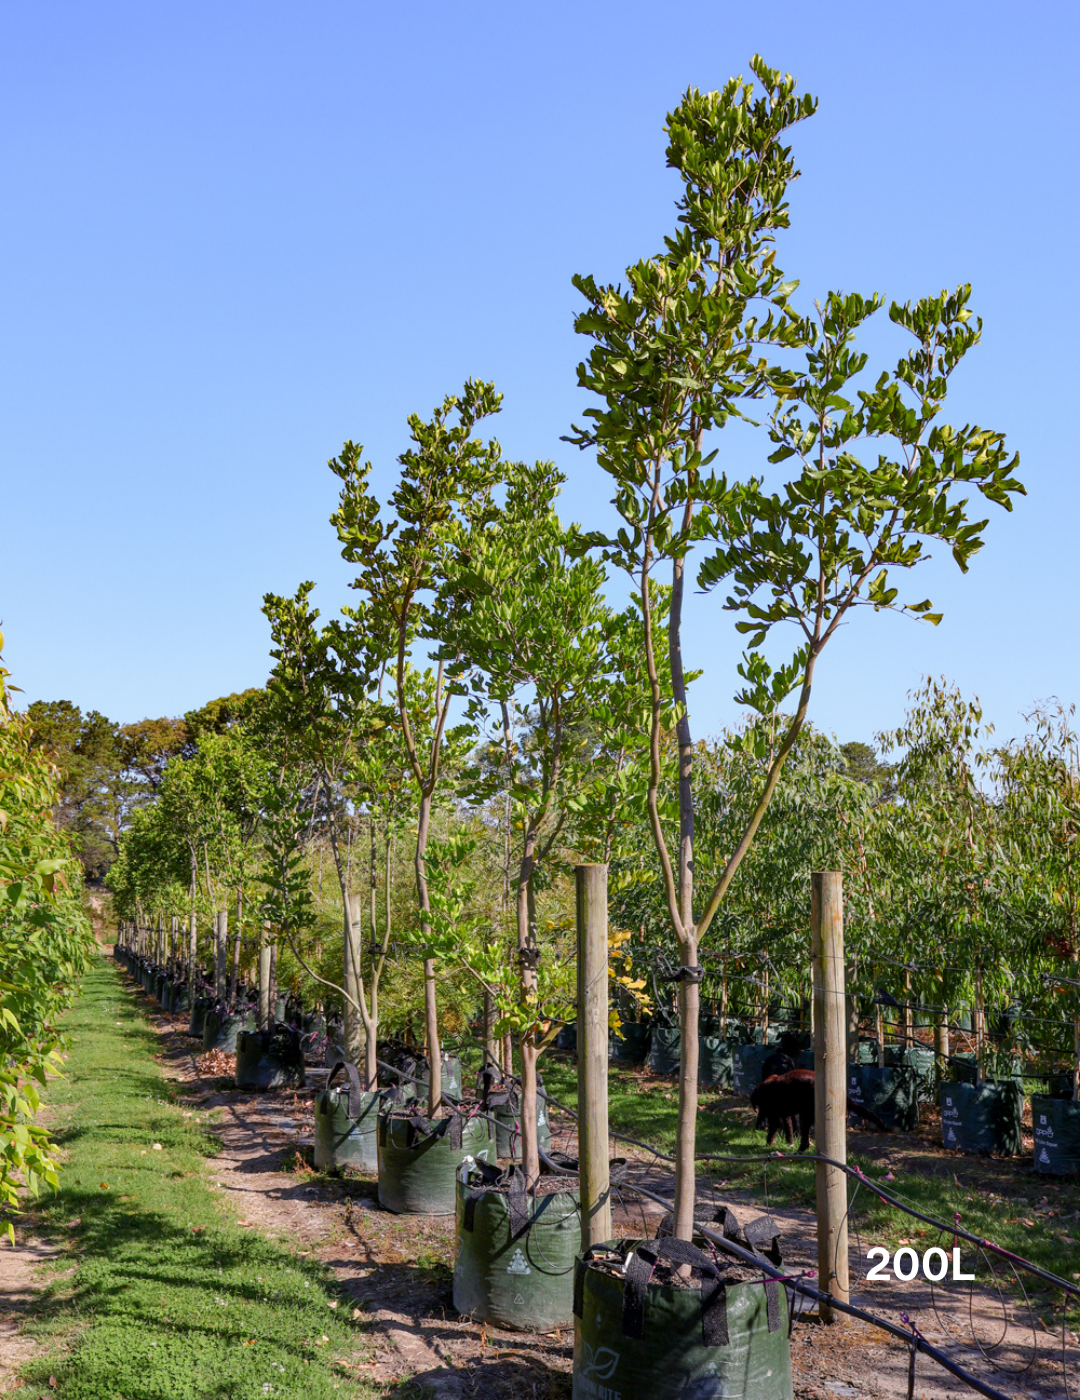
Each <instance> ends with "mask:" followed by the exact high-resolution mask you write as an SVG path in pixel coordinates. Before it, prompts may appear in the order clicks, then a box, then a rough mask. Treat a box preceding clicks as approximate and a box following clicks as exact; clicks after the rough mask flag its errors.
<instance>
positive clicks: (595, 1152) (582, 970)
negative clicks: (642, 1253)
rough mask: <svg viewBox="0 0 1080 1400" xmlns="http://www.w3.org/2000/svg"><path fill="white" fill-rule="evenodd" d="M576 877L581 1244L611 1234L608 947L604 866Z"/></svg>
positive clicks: (581, 868) (583, 870)
mask: <svg viewBox="0 0 1080 1400" xmlns="http://www.w3.org/2000/svg"><path fill="white" fill-rule="evenodd" d="M574 876H575V879H576V881H577V976H578V983H577V1073H578V1166H579V1172H580V1179H581V1247H582V1249H588V1248H589V1246H590V1245H593V1244H601V1243H603V1241H604V1240H610V1239H611V1183H610V1181H609V1179H608V947H607V877H608V870H607V866H606V865H579V866H577V867H576V868H575V870H574Z"/></svg>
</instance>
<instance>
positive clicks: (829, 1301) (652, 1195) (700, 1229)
mask: <svg viewBox="0 0 1080 1400" xmlns="http://www.w3.org/2000/svg"><path fill="white" fill-rule="evenodd" d="M540 1156H541V1160H542V1161H543V1163H544V1165H545V1166H546V1167H548V1169H549V1170H553V1171H556V1172H558V1171H565V1168H561V1167H560V1166H559V1165H558V1163H557V1162H552V1161H551V1159H550V1158H549V1157H548V1156H547V1155H546V1154H545V1153H541V1154H540ZM619 1189H620V1191H634V1192H636V1193H637V1194H638V1195H639V1196H644V1197H645V1198H646V1199H647V1200H650V1201H654V1202H655V1203H656V1204H657V1205H661V1206H664V1207H665V1209H666V1210H669V1211H670V1210H673V1209H674V1206H673V1203H672V1202H671V1201H669V1200H667V1199H666V1198H665V1197H663V1196H661V1195H659V1194H658V1193H657V1192H655V1191H651V1190H650V1189H649V1188H648V1187H647V1186H638V1185H636V1184H634V1183H632V1182H628V1181H624V1182H622V1183H620V1186H619ZM694 1230H695V1232H696V1233H697V1234H700V1235H702V1236H703V1237H704V1238H705V1239H707V1240H708V1241H709V1243H710V1244H712V1245H714V1246H715V1247H716V1248H717V1249H722V1250H724V1251H725V1252H726V1253H728V1254H733V1255H735V1256H736V1258H738V1259H741V1260H742V1262H743V1263H744V1264H749V1265H751V1266H752V1267H753V1268H754V1269H759V1270H760V1271H761V1272H762V1273H764V1274H767V1275H768V1277H769V1278H773V1279H776V1280H777V1281H778V1282H779V1283H782V1284H783V1285H784V1287H785V1288H789V1289H791V1290H793V1291H794V1292H796V1293H800V1294H802V1296H803V1297H806V1298H810V1299H812V1300H813V1301H814V1302H816V1303H817V1304H818V1306H819V1308H820V1306H821V1305H822V1304H824V1305H825V1306H826V1307H829V1308H835V1309H836V1310H837V1312H842V1313H846V1314H847V1315H848V1316H849V1317H856V1318H858V1319H859V1320H860V1321H862V1322H868V1323H869V1324H870V1325H871V1326H872V1327H877V1328H880V1329H881V1330H882V1331H883V1332H888V1333H890V1334H891V1335H892V1336H894V1337H897V1338H898V1339H899V1340H900V1341H902V1342H903V1343H904V1345H905V1346H907V1347H912V1348H915V1349H917V1350H919V1351H921V1352H923V1353H924V1354H925V1355H926V1356H929V1357H930V1359H931V1360H933V1361H936V1362H937V1364H938V1365H939V1366H941V1367H943V1368H944V1369H945V1370H946V1371H948V1372H949V1373H950V1374H951V1375H953V1376H955V1377H956V1379H957V1380H958V1381H962V1382H963V1384H964V1385H966V1386H968V1387H969V1389H971V1390H974V1391H976V1392H977V1393H978V1394H979V1395H983V1396H985V1397H986V1400H1012V1397H1010V1396H1007V1395H1006V1394H1005V1393H1004V1392H1003V1391H1001V1390H998V1389H997V1388H996V1387H995V1386H992V1385H988V1384H987V1383H986V1382H985V1381H981V1380H979V1378H978V1376H974V1375H972V1374H971V1372H970V1371H967V1370H965V1369H964V1367H963V1366H960V1365H959V1364H958V1363H957V1362H955V1361H953V1360H952V1359H951V1358H950V1357H948V1356H946V1355H945V1353H944V1352H943V1351H940V1350H939V1349H938V1348H937V1347H936V1346H934V1345H933V1343H932V1342H928V1341H927V1340H926V1338H925V1337H923V1336H922V1334H921V1333H919V1332H917V1331H914V1330H912V1331H905V1329H904V1328H903V1327H900V1326H898V1325H897V1324H896V1323H895V1322H889V1321H888V1320H887V1319H886V1318H883V1317H879V1316H878V1315H877V1314H876V1313H872V1312H867V1311H866V1309H865V1308H860V1307H859V1306H858V1305H857V1304H855V1303H843V1302H841V1301H840V1300H839V1299H838V1298H834V1297H833V1295H832V1294H831V1293H826V1292H824V1291H823V1290H822V1289H820V1288H817V1287H815V1286H814V1285H813V1284H812V1283H807V1282H805V1281H804V1280H803V1279H802V1278H799V1277H794V1278H793V1277H792V1276H791V1275H790V1274H785V1273H784V1271H783V1270H782V1269H778V1268H775V1267H774V1266H773V1265H772V1264H771V1263H770V1262H769V1261H768V1260H767V1259H762V1257H761V1256H760V1255H758V1254H754V1253H752V1252H751V1251H750V1250H748V1249H743V1248H742V1246H741V1245H739V1244H736V1243H735V1241H734V1240H729V1239H727V1238H726V1237H725V1236H723V1235H718V1234H717V1233H716V1232H715V1231H714V1230H710V1229H709V1228H708V1226H706V1225H699V1224H698V1223H697V1222H696V1221H695V1223H694Z"/></svg>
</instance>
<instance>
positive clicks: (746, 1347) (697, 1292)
mask: <svg viewBox="0 0 1080 1400" xmlns="http://www.w3.org/2000/svg"><path fill="white" fill-rule="evenodd" d="M628 1251H629V1257H628V1258H627V1263H626V1272H625V1275H624V1276H622V1277H618V1276H615V1275H612V1274H610V1273H607V1272H603V1271H601V1270H599V1269H597V1268H595V1267H593V1268H590V1263H591V1262H592V1260H593V1259H594V1258H596V1257H597V1255H599V1254H600V1253H608V1254H609V1255H615V1256H616V1257H618V1258H619V1259H620V1260H621V1259H622V1258H624V1257H626V1256H627V1254H628ZM659 1259H664V1260H666V1261H669V1262H671V1263H673V1264H681V1263H686V1264H689V1265H690V1267H691V1268H692V1269H693V1270H694V1272H695V1273H696V1274H697V1275H699V1277H700V1287H696V1288H670V1287H668V1286H666V1285H664V1284H655V1283H652V1282H651V1277H652V1272H653V1269H654V1268H655V1265H656V1263H657V1261H658V1260H659ZM735 1263H736V1261H735V1260H732V1261H731V1264H735ZM738 1263H739V1265H740V1266H741V1261H738ZM727 1267H729V1265H728V1261H727V1260H726V1259H725V1258H724V1256H722V1255H721V1256H719V1258H718V1260H717V1262H715V1263H714V1262H713V1260H711V1259H709V1258H708V1257H707V1256H706V1255H705V1254H704V1253H703V1252H702V1251H701V1250H700V1249H698V1248H697V1246H696V1245H692V1244H690V1243H689V1242H688V1241H686V1240H676V1239H672V1238H671V1237H670V1236H669V1237H667V1238H663V1239H656V1240H647V1241H645V1242H644V1243H640V1244H637V1245H636V1247H635V1242H634V1241H632V1240H616V1241H613V1242H612V1243H610V1244H607V1245H600V1246H596V1247H594V1248H593V1249H589V1250H586V1251H585V1252H584V1253H583V1254H582V1255H580V1256H579V1257H578V1261H577V1267H576V1270H575V1278H574V1318H575V1321H574V1373H573V1389H572V1391H571V1394H572V1397H573V1400H599V1397H607V1396H612V1397H614V1396H622V1397H624V1398H625V1400H634V1398H635V1397H636V1400H676V1397H678V1400H686V1398H687V1397H690V1396H692V1397H693V1400H792V1395H793V1390H792V1380H791V1348H790V1343H789V1340H788V1305H787V1291H786V1289H785V1288H784V1287H783V1285H782V1284H780V1283H778V1282H777V1281H776V1280H774V1279H765V1278H764V1277H763V1278H762V1279H761V1280H752V1281H748V1282H743V1283H738V1282H732V1283H725V1281H724V1274H725V1271H726V1268H727Z"/></svg>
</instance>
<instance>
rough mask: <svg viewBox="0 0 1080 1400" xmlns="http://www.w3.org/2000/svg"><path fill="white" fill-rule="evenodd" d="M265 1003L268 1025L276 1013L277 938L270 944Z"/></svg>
mask: <svg viewBox="0 0 1080 1400" xmlns="http://www.w3.org/2000/svg"><path fill="white" fill-rule="evenodd" d="M266 1001H267V1005H268V1006H269V1008H270V1025H271V1026H272V1025H273V1024H274V1019H275V1017H276V1015H277V939H276V938H275V939H274V941H273V943H271V945H270V987H269V992H268V994H267V998H266Z"/></svg>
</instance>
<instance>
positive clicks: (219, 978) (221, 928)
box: [214, 909, 229, 1001]
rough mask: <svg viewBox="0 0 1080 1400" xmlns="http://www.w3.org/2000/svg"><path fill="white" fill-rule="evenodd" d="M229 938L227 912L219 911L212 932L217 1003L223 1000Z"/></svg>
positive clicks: (224, 910)
mask: <svg viewBox="0 0 1080 1400" xmlns="http://www.w3.org/2000/svg"><path fill="white" fill-rule="evenodd" d="M228 937H229V911H228V910H227V909H219V910H218V912H217V921H216V928H215V930H214V991H215V994H216V996H217V999H218V1001H224V1000H225V994H226V991H227V990H228V988H227V987H226V983H225V973H226V961H225V959H226V950H227V946H228Z"/></svg>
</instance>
